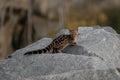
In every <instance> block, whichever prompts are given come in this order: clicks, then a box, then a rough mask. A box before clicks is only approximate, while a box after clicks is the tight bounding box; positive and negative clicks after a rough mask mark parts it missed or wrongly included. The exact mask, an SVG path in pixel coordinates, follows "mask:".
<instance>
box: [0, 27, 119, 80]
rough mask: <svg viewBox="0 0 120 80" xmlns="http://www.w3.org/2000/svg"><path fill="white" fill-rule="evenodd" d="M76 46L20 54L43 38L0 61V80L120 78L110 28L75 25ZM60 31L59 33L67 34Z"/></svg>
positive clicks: (43, 44) (40, 45)
mask: <svg viewBox="0 0 120 80" xmlns="http://www.w3.org/2000/svg"><path fill="white" fill-rule="evenodd" d="M78 29H79V36H78V42H77V45H76V46H68V47H67V48H65V49H64V50H63V53H58V54H52V53H48V54H36V55H30V56H24V55H23V54H24V53H25V52H27V51H32V50H37V49H39V48H44V47H46V46H47V45H48V44H49V43H50V42H51V41H52V39H51V38H43V39H41V40H39V41H37V42H35V43H33V44H31V45H29V46H27V47H25V48H23V49H20V50H17V51H16V52H15V53H13V54H12V55H11V56H12V57H11V58H8V59H6V60H2V61H0V80H120V74H119V72H118V71H117V70H116V67H120V65H119V64H120V62H119V61H120V55H119V54H120V49H119V47H120V39H119V38H118V37H117V35H118V34H117V33H116V32H115V31H114V30H113V29H112V28H110V27H103V28H101V27H99V26H98V27H79V28H78ZM68 33H69V32H68V30H61V31H60V32H59V33H58V34H57V35H56V36H59V35H60V34H68Z"/></svg>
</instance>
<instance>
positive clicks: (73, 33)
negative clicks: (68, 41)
mask: <svg viewBox="0 0 120 80" xmlns="http://www.w3.org/2000/svg"><path fill="white" fill-rule="evenodd" d="M69 32H70V35H71V36H72V37H74V38H76V37H78V29H70V30H69Z"/></svg>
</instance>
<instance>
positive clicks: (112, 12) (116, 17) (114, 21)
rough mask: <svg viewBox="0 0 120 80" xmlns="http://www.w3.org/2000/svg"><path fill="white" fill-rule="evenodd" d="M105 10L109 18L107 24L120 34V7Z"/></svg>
mask: <svg viewBox="0 0 120 80" xmlns="http://www.w3.org/2000/svg"><path fill="white" fill-rule="evenodd" d="M104 12H105V14H106V16H107V18H108V20H107V22H106V25H108V26H111V27H112V28H113V29H115V30H116V31H117V32H118V33H119V34H120V8H107V9H104Z"/></svg>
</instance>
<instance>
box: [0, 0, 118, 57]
mask: <svg viewBox="0 0 120 80" xmlns="http://www.w3.org/2000/svg"><path fill="white" fill-rule="evenodd" d="M96 25H100V26H111V27H112V28H114V29H115V30H116V31H117V32H118V33H120V0H0V59H4V58H5V57H6V56H8V55H10V54H11V53H12V52H14V51H15V50H17V49H20V48H23V47H25V46H27V45H29V44H31V43H33V42H35V41H37V40H39V39H41V38H43V37H53V36H54V35H55V33H56V32H58V31H59V30H60V29H64V28H67V29H73V28H77V27H78V26H96Z"/></svg>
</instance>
